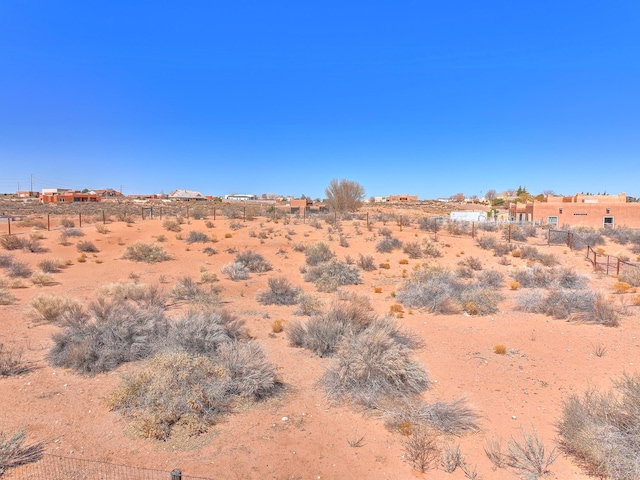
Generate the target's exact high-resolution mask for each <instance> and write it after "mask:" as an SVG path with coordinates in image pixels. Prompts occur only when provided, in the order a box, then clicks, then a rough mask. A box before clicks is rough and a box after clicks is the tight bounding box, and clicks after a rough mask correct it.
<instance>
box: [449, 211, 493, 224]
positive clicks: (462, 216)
mask: <svg viewBox="0 0 640 480" xmlns="http://www.w3.org/2000/svg"><path fill="white" fill-rule="evenodd" d="M449 219H450V220H451V221H454V222H486V221H487V212H483V211H477V210H460V211H457V212H451V213H449Z"/></svg>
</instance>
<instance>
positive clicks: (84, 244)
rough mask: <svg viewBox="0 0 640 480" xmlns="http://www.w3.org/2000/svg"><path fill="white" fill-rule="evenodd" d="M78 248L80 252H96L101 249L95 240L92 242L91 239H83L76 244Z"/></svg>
mask: <svg viewBox="0 0 640 480" xmlns="http://www.w3.org/2000/svg"><path fill="white" fill-rule="evenodd" d="M76 249H77V250H78V251H79V252H80V253H96V252H98V251H99V250H98V247H96V246H95V244H94V243H93V242H90V241H89V240H82V241H80V242H78V244H77V245H76Z"/></svg>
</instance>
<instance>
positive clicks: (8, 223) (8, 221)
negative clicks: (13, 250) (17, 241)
mask: <svg viewBox="0 0 640 480" xmlns="http://www.w3.org/2000/svg"><path fill="white" fill-rule="evenodd" d="M7 226H8V227H9V235H11V217H7Z"/></svg>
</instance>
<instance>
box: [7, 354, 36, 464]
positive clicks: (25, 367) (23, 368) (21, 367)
mask: <svg viewBox="0 0 640 480" xmlns="http://www.w3.org/2000/svg"><path fill="white" fill-rule="evenodd" d="M31 370H32V367H31V366H30V365H29V364H28V363H27V362H25V361H24V359H23V358H22V350H21V349H8V348H6V347H5V346H4V345H3V344H2V343H0V377H10V376H13V375H22V374H24V373H28V372H30V371H31ZM1 464H2V462H1V461H0V465H1Z"/></svg>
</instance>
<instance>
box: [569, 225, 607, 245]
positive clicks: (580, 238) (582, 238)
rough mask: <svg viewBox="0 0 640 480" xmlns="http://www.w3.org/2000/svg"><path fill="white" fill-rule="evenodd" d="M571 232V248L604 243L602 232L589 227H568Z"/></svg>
mask: <svg viewBox="0 0 640 480" xmlns="http://www.w3.org/2000/svg"><path fill="white" fill-rule="evenodd" d="M568 230H569V231H570V232H571V233H573V248H577V249H581V248H584V247H586V246H587V245H590V246H592V247H593V246H595V245H604V243H605V242H604V238H603V237H602V233H601V232H599V231H596V230H593V229H589V228H581V229H571V228H570V229H568Z"/></svg>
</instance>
